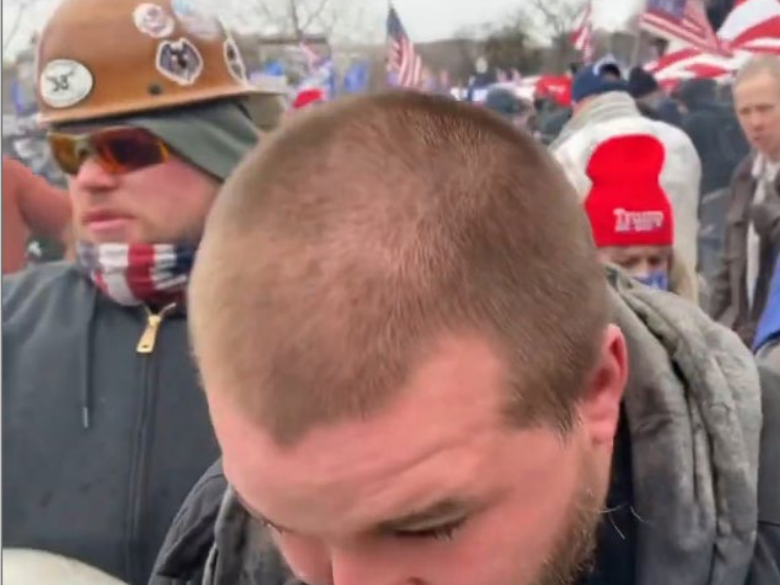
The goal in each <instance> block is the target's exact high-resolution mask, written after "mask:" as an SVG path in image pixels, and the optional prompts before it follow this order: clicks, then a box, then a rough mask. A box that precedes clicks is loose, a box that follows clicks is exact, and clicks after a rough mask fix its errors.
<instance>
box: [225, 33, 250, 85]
mask: <svg viewBox="0 0 780 585" xmlns="http://www.w3.org/2000/svg"><path fill="white" fill-rule="evenodd" d="M224 53H225V64H226V65H227V68H228V70H229V71H230V74H231V75H232V76H233V77H234V78H235V79H236V81H238V82H239V83H246V82H247V76H246V66H245V65H244V60H243V59H242V58H241V53H240V52H239V50H238V46H237V45H236V41H234V40H233V39H232V38H228V39H227V40H226V41H225V44H224Z"/></svg>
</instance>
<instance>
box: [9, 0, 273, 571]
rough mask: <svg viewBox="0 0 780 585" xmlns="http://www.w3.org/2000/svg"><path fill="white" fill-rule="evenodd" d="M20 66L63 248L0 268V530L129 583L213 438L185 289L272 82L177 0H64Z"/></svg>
mask: <svg viewBox="0 0 780 585" xmlns="http://www.w3.org/2000/svg"><path fill="white" fill-rule="evenodd" d="M37 67H38V76H39V80H38V81H39V88H38V91H39V93H38V98H39V103H40V111H41V120H42V122H43V123H44V124H45V125H46V127H47V128H48V130H49V142H50V145H51V149H52V153H53V156H54V159H55V160H56V161H57V162H58V164H59V165H60V166H61V167H62V169H63V170H64V171H65V172H66V173H67V175H68V179H69V191H70V197H71V201H72V206H73V216H74V217H73V222H74V223H73V230H74V233H75V238H76V240H77V253H78V254H77V255H78V260H77V261H76V262H75V263H65V264H58V265H52V266H46V267H43V268H39V269H37V270H34V271H30V272H27V273H24V274H20V275H18V276H15V277H13V278H9V279H7V280H6V281H5V282H4V285H3V350H4V356H3V357H4V363H3V435H2V439H3V447H4V452H3V455H4V457H3V473H4V476H5V484H4V486H3V511H4V518H3V537H4V542H3V544H4V545H5V546H11V547H19V548H35V549H42V550H46V551H48V552H52V553H56V554H60V555H64V556H67V557H70V558H73V559H76V560H79V561H82V562H85V563H88V564H90V565H93V566H95V567H97V568H99V569H101V570H103V571H105V572H108V573H110V574H111V575H112V576H114V577H117V578H119V579H122V580H123V581H127V582H129V583H131V584H134V585H137V584H140V583H144V582H145V581H146V579H147V577H148V575H149V572H150V569H151V565H152V562H153V560H154V556H155V553H156V552H157V549H158V548H159V545H160V543H161V541H162V539H163V537H164V534H165V531H166V529H167V528H168V526H169V525H170V523H171V521H172V519H173V517H174V514H175V512H176V510H177V508H178V506H179V505H180V504H181V502H182V500H183V498H184V496H185V495H186V493H187V491H188V490H189V488H190V487H191V486H192V484H193V483H194V482H195V480H196V479H197V478H198V477H199V476H200V475H201V474H202V473H203V472H204V471H205V469H206V468H207V467H208V465H209V464H210V463H211V462H212V461H213V460H214V458H215V457H216V456H217V444H216V441H215V439H214V437H213V433H212V430H211V427H210V424H209V420H208V414H207V409H206V402H205V400H204V399H203V396H202V393H201V391H200V389H199V384H198V381H197V376H196V371H195V367H194V365H193V363H192V360H191V358H190V351H189V347H188V342H187V325H186V322H187V311H186V307H185V304H184V302H183V301H184V296H185V289H186V287H187V282H188V278H189V272H190V267H191V265H192V261H193V258H194V255H195V253H196V251H197V248H198V243H199V240H200V236H201V231H202V229H203V224H204V221H205V217H206V214H207V213H208V211H209V209H210V207H211V205H212V203H213V201H214V198H215V196H216V194H217V191H218V189H219V187H220V185H221V183H222V182H223V181H224V179H225V178H226V177H227V176H228V175H229V174H230V173H231V171H232V170H233V168H234V167H235V166H236V164H237V163H238V162H239V160H241V158H242V157H243V156H244V155H245V154H246V153H247V152H248V151H249V150H250V149H251V148H252V147H253V146H254V145H255V144H256V142H257V140H258V131H257V127H256V125H255V123H254V122H253V120H252V119H251V117H250V115H249V111H250V110H251V109H252V108H253V105H254V104H255V103H256V101H259V102H261V103H262V102H264V101H265V102H267V101H269V100H272V99H276V96H274V95H272V92H271V91H270V89H269V88H258V87H256V86H253V85H251V84H250V83H249V82H248V81H247V76H246V71H245V68H244V64H243V62H242V59H241V56H240V55H239V52H238V49H237V47H236V44H235V42H234V41H233V39H232V38H231V37H230V35H229V34H228V33H227V32H226V30H225V28H224V27H223V25H222V24H221V23H220V22H219V20H218V19H217V18H215V17H214V16H213V15H211V14H209V13H207V12H205V11H203V10H201V9H199V8H198V6H196V5H194V4H192V3H191V2H189V1H187V0H151V1H140V0H111V1H110V2H107V1H105V0H66V1H64V2H62V3H61V4H60V6H59V7H58V9H57V10H56V12H55V13H54V15H53V16H52V17H51V20H50V21H49V23H48V25H47V26H46V28H45V30H44V32H43V34H42V36H41V40H40V46H39V55H38V65H37Z"/></svg>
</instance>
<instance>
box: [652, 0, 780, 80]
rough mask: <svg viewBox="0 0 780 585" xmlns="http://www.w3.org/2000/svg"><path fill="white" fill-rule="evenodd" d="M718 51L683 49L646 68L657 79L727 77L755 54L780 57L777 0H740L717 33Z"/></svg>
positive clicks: (779, 19)
mask: <svg viewBox="0 0 780 585" xmlns="http://www.w3.org/2000/svg"><path fill="white" fill-rule="evenodd" d="M718 38H719V39H720V48H721V50H720V51H719V52H710V51H704V50H701V49H698V48H695V47H686V48H684V49H680V50H678V51H674V52H672V53H669V54H667V55H665V56H664V57H663V58H661V59H659V60H658V61H656V62H655V63H651V64H649V65H648V66H647V69H648V70H649V71H650V72H651V73H653V74H654V75H655V76H656V77H657V78H658V80H659V81H660V82H661V83H662V84H663V83H664V82H675V81H681V80H685V79H691V78H701V77H709V78H728V77H730V76H732V75H734V72H736V71H737V70H738V69H739V68H740V67H741V66H742V64H744V63H745V61H747V59H749V58H750V56H751V55H754V54H757V53H771V54H777V55H780V0H740V1H739V2H737V4H736V5H735V6H734V9H733V10H732V12H731V13H730V14H729V16H728V17H727V18H726V21H725V22H724V23H723V26H722V27H721V28H720V30H718Z"/></svg>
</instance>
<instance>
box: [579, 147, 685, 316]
mask: <svg viewBox="0 0 780 585" xmlns="http://www.w3.org/2000/svg"><path fill="white" fill-rule="evenodd" d="M663 159H664V147H663V144H661V143H660V142H659V141H658V140H657V139H655V138H654V137H652V136H649V135H644V134H640V135H633V136H617V137H615V138H611V139H609V140H607V141H605V142H603V143H601V144H600V145H599V146H598V147H597V148H596V150H595V151H594V153H593V155H592V156H591V158H590V161H589V162H588V168H587V171H586V172H587V174H588V177H589V178H590V181H591V188H590V191H589V192H588V195H587V196H586V199H585V211H586V212H587V214H588V218H589V219H590V223H591V228H592V230H593V239H594V242H595V244H596V247H597V248H598V252H599V257H600V258H601V260H602V261H603V262H605V263H612V264H615V265H618V266H620V267H622V268H623V269H624V270H626V272H628V273H629V274H630V275H631V276H633V277H634V278H636V279H637V280H638V281H640V282H642V283H643V284H646V285H647V286H650V287H652V288H655V289H658V290H664V291H669V292H674V293H676V294H678V295H680V296H682V297H685V298H687V299H688V300H690V301H694V302H695V301H696V300H697V299H696V296H695V287H694V283H693V281H692V278H691V275H690V273H689V271H688V269H687V267H686V266H685V263H684V262H683V260H682V258H681V256H680V254H679V252H676V251H675V249H674V234H675V231H674V211H673V209H672V205H671V203H670V202H669V198H668V197H667V196H666V193H664V191H663V189H662V187H661V185H660V182H659V181H658V175H659V172H660V169H661V167H662V165H663Z"/></svg>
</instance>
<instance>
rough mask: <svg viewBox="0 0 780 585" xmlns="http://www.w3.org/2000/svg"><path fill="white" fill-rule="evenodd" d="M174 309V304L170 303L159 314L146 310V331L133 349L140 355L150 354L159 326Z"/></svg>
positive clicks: (155, 341)
mask: <svg viewBox="0 0 780 585" xmlns="http://www.w3.org/2000/svg"><path fill="white" fill-rule="evenodd" d="M175 308H176V303H171V304H170V305H168V306H167V307H165V308H163V310H162V311H160V312H159V313H152V312H151V311H150V310H149V307H147V308H146V329H144V332H143V333H142V334H141V339H139V340H138V346H137V347H136V348H135V351H137V352H138V353H140V354H150V353H152V352H153V351H154V346H155V344H156V343H157V334H158V333H159V331H160V325H161V324H162V321H163V319H165V316H166V315H167V314H168V313H170V312H171V311H173V310H174V309H175Z"/></svg>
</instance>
